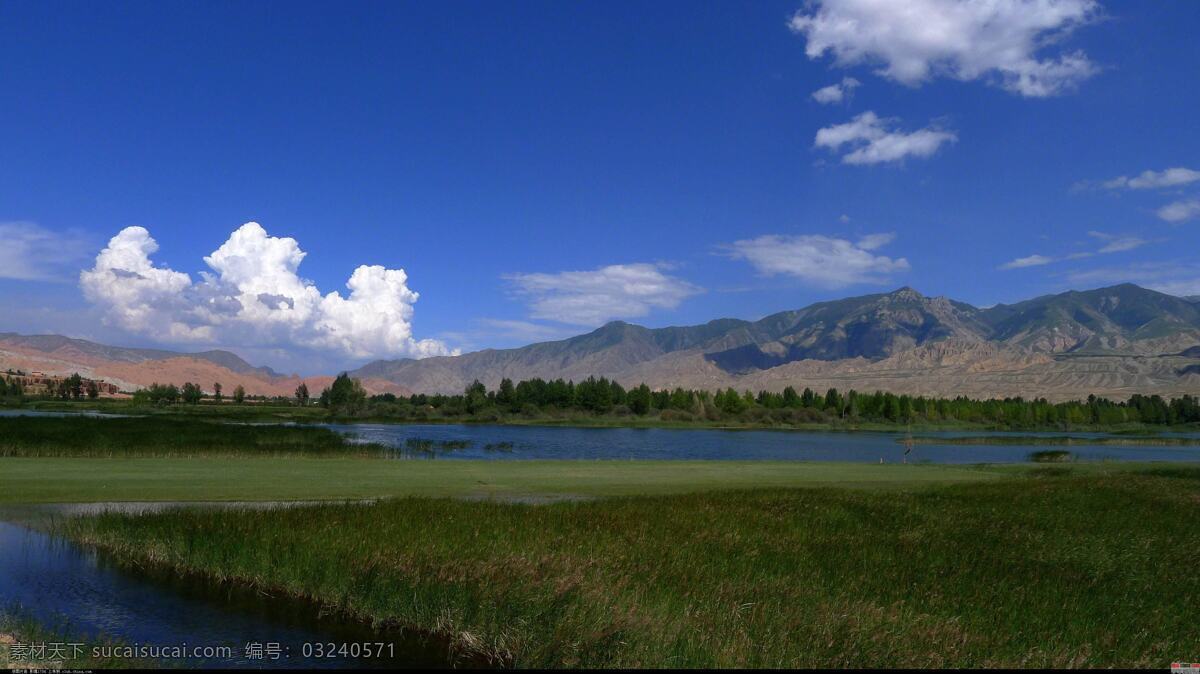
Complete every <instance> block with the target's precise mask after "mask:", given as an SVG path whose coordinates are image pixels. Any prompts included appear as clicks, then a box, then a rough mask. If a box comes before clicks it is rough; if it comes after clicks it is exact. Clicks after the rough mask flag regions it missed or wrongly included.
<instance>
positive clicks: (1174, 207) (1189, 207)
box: [1156, 199, 1200, 222]
mask: <svg viewBox="0 0 1200 674" xmlns="http://www.w3.org/2000/svg"><path fill="white" fill-rule="evenodd" d="M1156 213H1158V217H1160V218H1162V219H1163V220H1166V221H1167V222H1183V221H1185V220H1191V219H1192V218H1194V217H1196V216H1198V215H1200V199H1184V200H1182V201H1174V202H1171V203H1169V204H1167V205H1166V206H1163V207H1162V208H1160V209H1158V211H1156Z"/></svg>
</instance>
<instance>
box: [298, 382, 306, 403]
mask: <svg viewBox="0 0 1200 674" xmlns="http://www.w3.org/2000/svg"><path fill="white" fill-rule="evenodd" d="M296 401H297V402H299V403H300V405H301V406H302V407H303V406H307V405H308V384H306V383H305V382H300V385H299V386H297V387H296Z"/></svg>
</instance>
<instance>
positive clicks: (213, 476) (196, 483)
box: [0, 457, 1100, 503]
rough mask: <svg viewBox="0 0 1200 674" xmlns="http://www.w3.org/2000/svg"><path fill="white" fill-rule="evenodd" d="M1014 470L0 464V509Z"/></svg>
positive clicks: (652, 488)
mask: <svg viewBox="0 0 1200 674" xmlns="http://www.w3.org/2000/svg"><path fill="white" fill-rule="evenodd" d="M1099 468H1100V467H1099V466H1098V467H1097V469H1099ZM1016 470H1023V469H1022V468H1018V467H1006V468H998V467H995V468H985V467H974V466H941V465H899V464H883V465H880V464H856V463H802V462H795V461H780V462H774V461H459V460H453V461H439V460H413V461H405V460H383V459H353V458H350V459H332V458H330V459H313V458H286V459H278V458H245V457H229V458H217V457H212V458H157V459H156V458H138V459H93V458H3V459H0V502H8V503H46V502H76V503H78V502H92V501H230V500H233V501H265V500H287V499H304V500H307V499H359V498H373V497H387V496H489V495H493V496H497V497H501V498H504V497H523V496H528V495H534V496H537V495H549V496H564V495H565V496H620V495H635V494H666V493H683V492H692V491H706V490H719V489H749V488H756V487H775V488H780V487H817V486H830V485H838V486H844V487H868V488H889V487H892V488H894V487H910V486H920V485H930V484H950V483H958V482H982V481H987V480H994V479H996V478H997V477H999V476H1001V475H1003V474H1004V473H1005V471H1016Z"/></svg>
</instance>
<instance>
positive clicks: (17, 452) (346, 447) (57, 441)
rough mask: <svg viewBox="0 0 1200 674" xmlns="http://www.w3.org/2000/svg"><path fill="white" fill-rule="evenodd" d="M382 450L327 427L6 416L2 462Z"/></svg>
mask: <svg viewBox="0 0 1200 674" xmlns="http://www.w3.org/2000/svg"><path fill="white" fill-rule="evenodd" d="M381 450H382V448H381V447H378V446H375V445H361V444H355V443H352V442H349V441H348V440H347V439H346V438H345V437H344V436H342V435H340V434H338V433H335V432H334V431H331V430H329V429H326V428H311V427H297V426H278V425H265V426H250V425H231V424H220V423H216V422H214V421H211V420H203V419H180V418H160V417H147V418H120V419H114V418H93V417H0V458H3V457H65V456H73V457H92V458H133V457H175V456H221V457H237V456H242V457H263V456H271V457H283V456H288V457H295V456H301V457H315V456H326V457H332V456H339V457H345V456H364V457H365V456H372V455H374V456H378V455H380V454H381Z"/></svg>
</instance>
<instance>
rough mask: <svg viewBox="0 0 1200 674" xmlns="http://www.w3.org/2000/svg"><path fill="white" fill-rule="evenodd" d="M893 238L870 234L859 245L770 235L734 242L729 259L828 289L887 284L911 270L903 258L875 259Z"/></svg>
mask: <svg viewBox="0 0 1200 674" xmlns="http://www.w3.org/2000/svg"><path fill="white" fill-rule="evenodd" d="M894 238H895V236H894V235H892V234H871V235H868V236H864V237H862V238H861V239H859V240H858V241H857V242H854V241H849V240H847V239H838V238H833V237H828V236H822V235H820V234H801V235H782V234H767V235H764V236H760V237H757V238H754V239H743V240H741V241H735V242H733V243H732V244H730V245H729V246H728V251H729V255H730V257H733V258H734V259H739V260H746V261H747V262H749V263H750V264H751V265H753V266H754V268H755V269H757V270H758V272H759V273H760V274H764V275H766V276H774V275H785V276H793V277H796V278H799V279H802V280H804V281H806V282H809V283H812V284H815V285H819V286H824V287H827V288H840V287H843V286H848V285H855V284H860V283H870V284H881V283H887V282H888V281H889V277H890V276H891V275H892V274H895V273H898V272H904V271H908V270H909V268H910V267H909V264H908V260H906V259H904V258H902V257H901V258H895V259H892V258H890V257H886V256H883V255H875V254H874V252H873V251H875V250H877V249H879V248H881V247H883V246H885V245H887V244H888V243H891V241H892V240H893V239H894Z"/></svg>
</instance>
